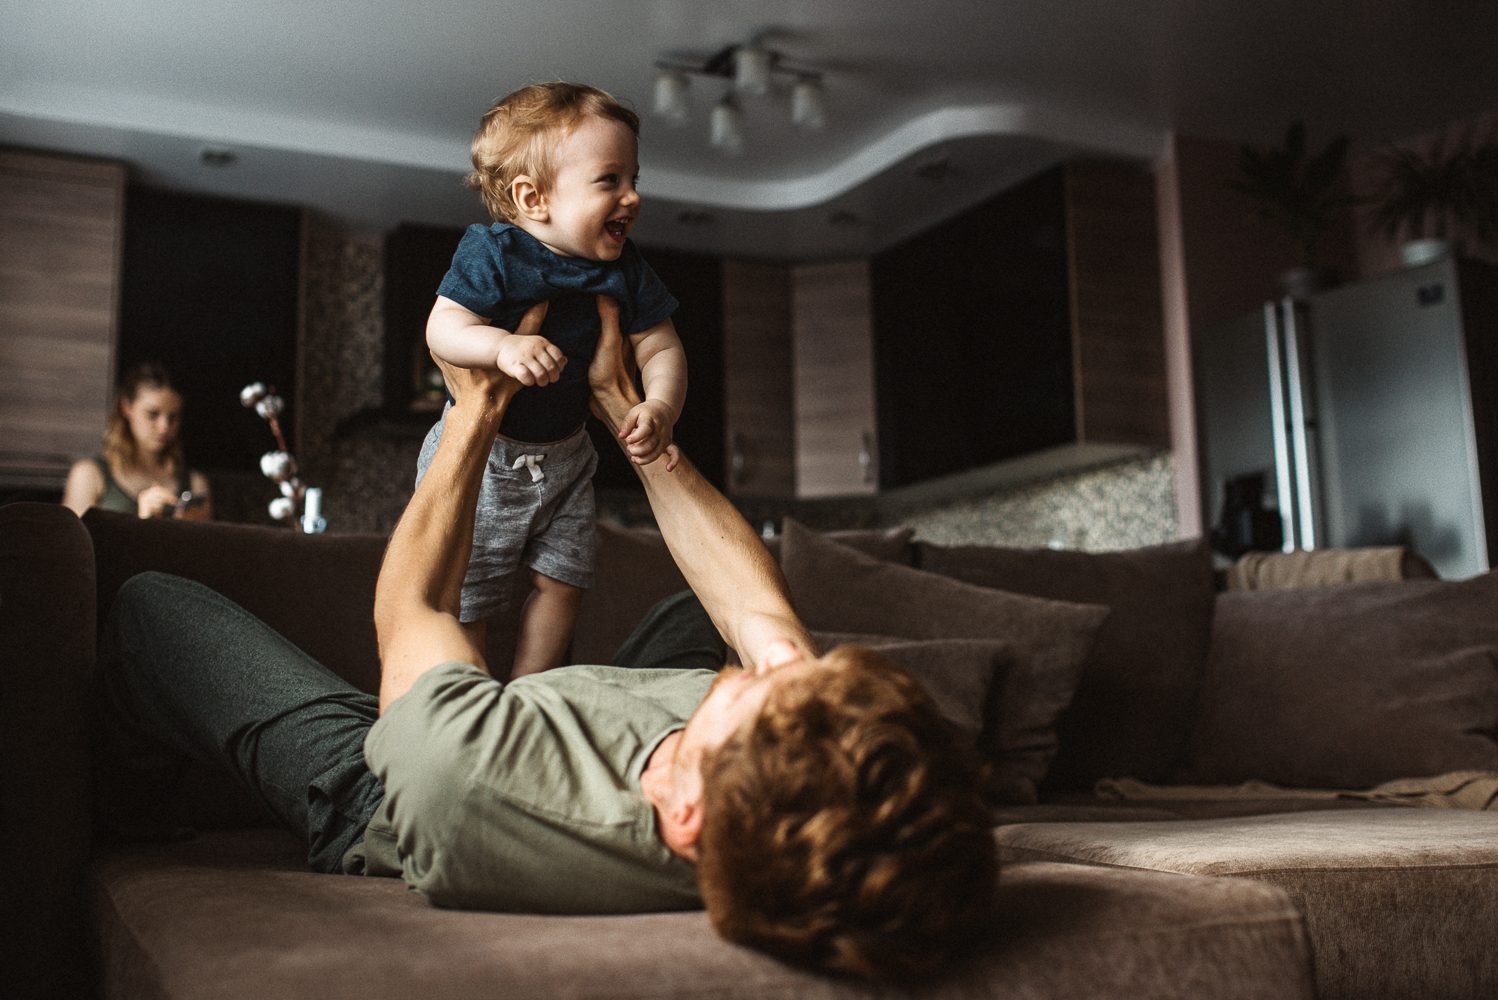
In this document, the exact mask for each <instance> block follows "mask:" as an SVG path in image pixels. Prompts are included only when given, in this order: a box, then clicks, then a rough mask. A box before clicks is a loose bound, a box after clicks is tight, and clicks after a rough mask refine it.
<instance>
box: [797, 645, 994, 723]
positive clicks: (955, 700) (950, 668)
mask: <svg viewBox="0 0 1498 1000" xmlns="http://www.w3.org/2000/svg"><path fill="white" fill-rule="evenodd" d="M812 638H813V639H815V640H816V641H817V644H818V645H820V646H821V647H822V649H823V650H824V651H825V650H832V649H835V648H836V647H838V646H842V645H845V644H852V645H857V646H866V647H868V648H869V649H872V650H875V651H876V652H878V653H880V654H882V655H884V656H887V657H889V658H890V659H891V660H894V661H895V662H896V663H898V664H899V665H900V666H902V667H904V668H905V669H906V670H907V671H908V672H909V673H910V674H911V675H912V676H914V677H915V678H916V680H918V681H920V682H921V686H922V687H924V688H925V689H926V692H927V693H928V694H930V695H931V699H932V700H933V701H935V702H936V707H937V708H939V709H941V713H942V714H943V715H945V716H946V717H947V719H948V720H949V721H951V722H952V724H953V725H955V726H957V728H958V729H960V730H962V731H963V732H964V733H966V734H967V735H968V737H969V738H976V737H977V736H978V733H979V732H980V731H981V730H982V729H983V709H984V706H985V705H987V704H988V689H989V687H990V685H992V683H993V677H994V672H995V671H996V670H1000V669H1006V668H1007V660H1008V656H1009V644H1008V643H1006V642H1004V641H1002V640H998V641H996V640H992V639H899V638H895V637H893V636H887V635H860V634H859V633H856V632H816V631H813V632H812Z"/></svg>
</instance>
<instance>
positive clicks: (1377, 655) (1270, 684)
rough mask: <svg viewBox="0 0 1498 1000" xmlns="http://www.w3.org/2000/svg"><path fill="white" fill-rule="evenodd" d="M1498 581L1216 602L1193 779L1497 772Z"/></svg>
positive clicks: (1351, 780) (1358, 783) (1240, 595)
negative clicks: (1471, 771)
mask: <svg viewBox="0 0 1498 1000" xmlns="http://www.w3.org/2000/svg"><path fill="white" fill-rule="evenodd" d="M1495 735H1498V574H1493V573H1488V574H1485V575H1483V576H1478V577H1474V578H1472V579H1470V580H1461V581H1439V580H1410V581H1389V582H1370V583H1347V584H1338V585H1333V586H1328V587H1312V588H1305V589H1296V590H1251V591H1234V592H1229V593H1225V594H1221V595H1219V596H1218V598H1217V614H1216V618H1215V622H1214V625H1213V628H1212V653H1211V656H1210V657H1209V659H1208V663H1207V674H1206V678H1205V680H1204V682H1203V685H1202V698H1201V709H1200V712H1199V715H1198V722H1197V727H1196V734H1195V745H1196V772H1195V774H1194V775H1193V780H1194V781H1196V782H1200V783H1204V784H1212V783H1216V784H1225V783H1235V782H1240V781H1246V780H1249V779H1252V778H1259V779H1262V780H1264V781H1269V782H1272V783H1274V784H1278V785H1288V786H1292V787H1298V788H1348V789H1353V788H1368V787H1370V786H1372V785H1376V784H1379V783H1381V782H1384V781H1391V780H1394V779H1396V778H1410V777H1419V776H1424V775H1432V774H1442V773H1445V772H1447V771H1462V770H1498V742H1495Z"/></svg>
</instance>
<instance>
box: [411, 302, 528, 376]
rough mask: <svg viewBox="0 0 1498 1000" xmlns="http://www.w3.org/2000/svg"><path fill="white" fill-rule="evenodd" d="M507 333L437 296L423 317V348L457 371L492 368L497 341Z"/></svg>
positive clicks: (483, 318)
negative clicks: (429, 311)
mask: <svg viewBox="0 0 1498 1000" xmlns="http://www.w3.org/2000/svg"><path fill="white" fill-rule="evenodd" d="M509 333H510V331H508V330H501V329H500V328H499V327H497V326H491V325H489V320H488V319H487V318H485V317H483V316H480V315H479V314H478V313H475V312H470V311H469V310H467V309H465V308H464V307H462V306H460V305H458V304H457V303H456V302H454V301H453V300H452V299H449V298H447V297H446V296H442V295H439V296H437V302H436V304H435V305H433V306H432V314H431V315H430V316H428V317H427V347H429V348H431V351H432V353H433V354H435V355H437V357H439V358H441V359H442V360H443V361H446V362H447V363H448V364H450V365H456V366H457V367H459V368H493V367H494V362H495V359H496V358H498V357H499V342H500V341H501V340H502V339H504V338H505V337H507V336H509Z"/></svg>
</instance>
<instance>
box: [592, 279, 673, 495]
mask: <svg viewBox="0 0 1498 1000" xmlns="http://www.w3.org/2000/svg"><path fill="white" fill-rule="evenodd" d="M598 319H599V322H600V324H601V326H602V330H601V332H600V333H599V334H598V344H597V346H595V347H594V348H593V362H592V364H590V365H589V366H588V386H589V388H591V389H592V390H593V399H592V402H591V403H590V406H591V407H592V410H593V414H594V416H596V417H598V419H599V420H601V421H603V425H604V426H605V427H607V428H608V429H609V430H611V431H613V432H614V435H615V437H617V438H619V439H620V440H621V441H622V440H623V439H624V438H625V436H626V435H627V434H629V433H630V431H631V430H632V429H633V426H634V425H632V423H631V418H632V417H633V416H635V414H636V411H637V410H638V409H639V408H640V407H641V405H642V402H641V400H640V394H639V392H637V391H636V389H635V381H634V355H633V352H632V351H631V350H630V347H629V344H628V343H627V342H626V341H625V339H624V335H623V334H622V333H621V332H620V330H619V305H618V303H616V302H615V301H614V300H613V299H611V298H609V297H608V296H607V295H600V296H598ZM643 405H648V404H643ZM636 422H637V421H636ZM620 447H621V448H624V451H625V454H627V455H629V458H630V461H631V462H634V463H635V464H636V465H645V464H648V463H649V462H653V461H655V459H656V458H658V457H660V455H661V454H662V453H664V454H665V456H666V471H667V472H670V471H672V470H673V469H675V468H676V463H677V462H678V461H679V460H680V458H681V451H680V449H678V448H677V447H676V445H674V444H671V438H670V425H669V424H668V425H667V427H666V439H665V441H664V442H663V443H662V445H661V448H660V450H659V451H657V452H656V453H655V455H653V456H652V457H651V458H649V459H644V460H641V459H640V458H638V457H636V454H635V453H634V452H633V451H632V450H631V449H630V447H629V446H628V445H627V444H621V445H620Z"/></svg>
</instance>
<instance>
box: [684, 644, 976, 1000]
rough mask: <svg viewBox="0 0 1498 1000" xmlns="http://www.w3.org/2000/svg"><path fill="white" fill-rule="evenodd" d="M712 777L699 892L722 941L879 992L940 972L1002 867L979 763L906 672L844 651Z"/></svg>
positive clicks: (778, 702) (796, 688) (781, 698)
mask: <svg viewBox="0 0 1498 1000" xmlns="http://www.w3.org/2000/svg"><path fill="white" fill-rule="evenodd" d="M823 662H824V664H825V666H826V668H827V669H819V670H814V671H811V672H809V673H807V674H806V675H805V676H804V677H798V678H796V679H795V680H793V681H790V682H788V683H786V684H785V685H783V686H782V687H780V688H777V689H776V690H775V691H773V692H772V693H771V698H770V700H769V701H768V702H767V703H766V705H765V707H764V709H763V710H762V711H761V713H760V715H759V716H758V718H757V719H756V720H755V721H754V722H753V723H751V724H750V725H749V726H747V727H746V728H745V729H744V730H743V731H742V732H740V733H738V734H736V735H735V736H734V737H733V738H732V739H730V740H729V741H728V743H726V744H725V745H724V746H723V747H722V748H720V749H719V750H717V751H716V752H715V753H713V754H712V755H711V756H710V757H709V758H708V759H707V760H705V761H704V762H703V785H704V788H703V803H702V804H703V820H704V821H703V828H702V833H701V837H700V839H699V841H698V850H699V861H698V865H697V879H698V883H699V885H700V887H701V890H702V895H703V899H704V901H705V903H706V904H707V910H708V916H709V917H710V919H711V920H712V923H713V926H714V927H715V928H716V929H717V931H718V933H719V934H721V935H722V936H723V937H725V938H727V939H729V940H730V941H736V942H739V943H741V944H745V945H749V946H751V947H754V948H757V949H759V950H761V951H765V952H768V953H770V954H772V955H775V956H776V957H778V958H781V959H783V960H785V961H788V962H792V963H795V964H797V965H802V966H807V967H810V968H815V969H821V970H826V971H835V972H843V973H850V974H853V975H857V976H861V977H864V978H868V979H876V978H906V977H909V976H913V975H915V974H918V973H923V972H929V971H932V970H934V969H936V968H939V967H941V966H942V965H943V964H944V963H945V962H946V961H947V959H949V958H950V957H952V956H953V955H954V953H956V952H959V951H962V950H965V949H966V948H967V947H968V946H969V945H970V944H971V943H972V942H973V941H974V939H975V938H976V937H977V935H978V933H979V932H980V930H981V929H982V928H983V927H984V925H985V924H986V922H987V920H986V918H987V917H988V915H989V912H990V908H991V905H992V899H993V892H994V886H995V880H996V877H997V873H998V865H997V861H996V860H995V852H994V842H993V834H992V830H991V816H990V813H989V812H988V809H987V807H986V806H985V805H984V803H983V800H982V797H981V795H980V791H979V789H980V787H981V785H980V776H981V765H980V764H979V763H978V758H977V754H976V752H975V751H974V750H973V749H972V747H971V746H970V745H968V744H967V743H966V742H965V741H964V740H963V739H962V738H961V737H960V736H958V735H957V734H956V732H955V731H954V730H953V729H952V728H951V727H950V725H949V724H948V723H947V722H946V721H945V720H944V719H943V718H942V717H941V715H940V713H939V712H938V711H937V708H936V705H935V703H934V702H932V700H931V698H930V696H929V695H927V693H926V692H925V690H924V689H922V688H921V686H920V684H919V683H918V682H916V681H915V680H914V679H912V678H911V677H910V676H909V675H908V674H906V673H905V672H904V671H903V670H901V669H900V668H899V667H898V666H896V665H895V664H894V663H892V662H891V661H889V660H888V659H885V658H884V657H882V656H879V655H878V654H875V653H872V652H870V651H869V650H867V649H862V648H859V647H851V646H844V647H841V648H839V649H836V650H834V651H833V652H832V653H830V654H828V656H827V657H825V658H824V661H823Z"/></svg>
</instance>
